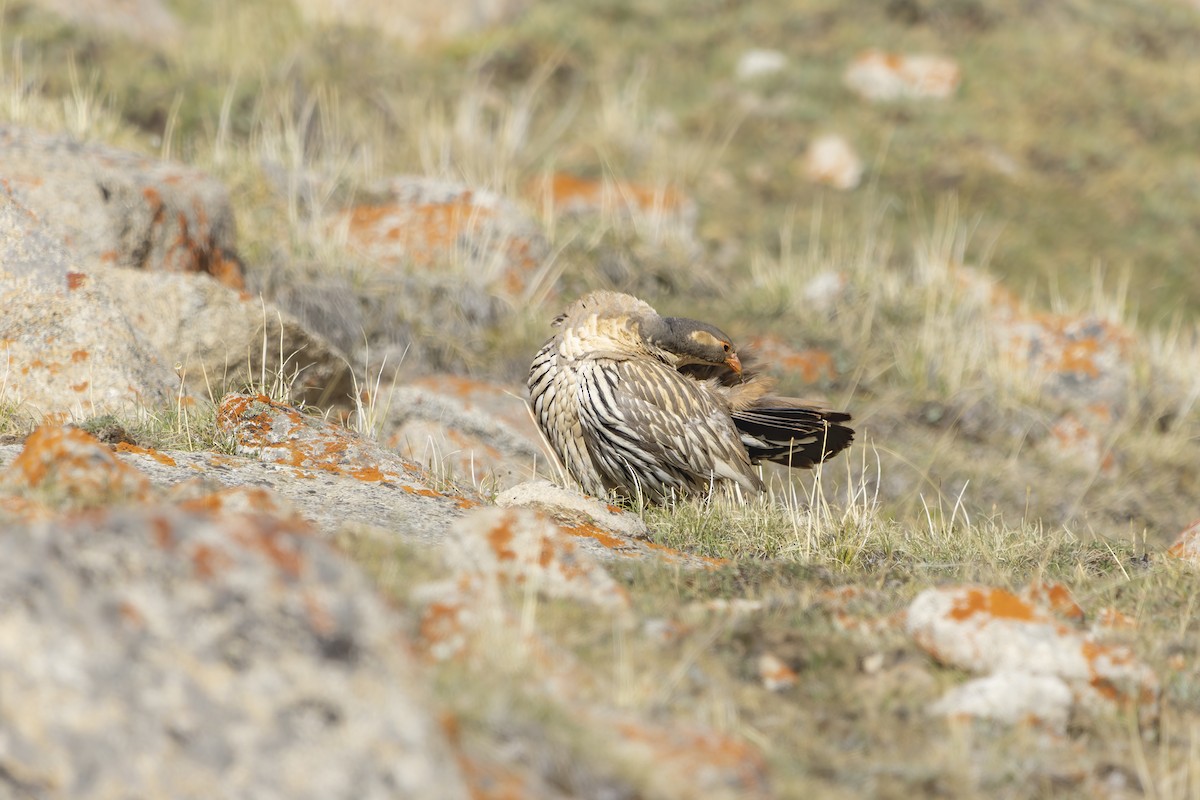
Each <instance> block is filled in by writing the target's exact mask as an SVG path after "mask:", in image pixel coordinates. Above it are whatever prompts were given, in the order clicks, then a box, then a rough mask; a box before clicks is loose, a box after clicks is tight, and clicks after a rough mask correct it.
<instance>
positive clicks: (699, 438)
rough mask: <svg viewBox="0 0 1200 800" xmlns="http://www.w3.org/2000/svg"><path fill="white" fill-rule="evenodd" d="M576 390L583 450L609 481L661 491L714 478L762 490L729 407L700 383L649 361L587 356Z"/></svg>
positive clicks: (705, 385)
mask: <svg viewBox="0 0 1200 800" xmlns="http://www.w3.org/2000/svg"><path fill="white" fill-rule="evenodd" d="M579 391H580V392H581V396H580V415H579V416H580V422H581V423H582V425H583V429H584V438H585V440H586V441H587V442H588V449H589V451H590V452H591V454H592V457H593V460H594V461H595V462H596V464H597V466H598V468H599V469H600V470H601V471H602V472H607V473H608V474H609V475H610V476H611V477H612V479H613V482H614V483H616V484H618V485H620V484H628V483H630V482H636V483H639V484H641V485H643V486H644V487H647V488H651V489H654V490H656V491H666V490H670V489H671V488H692V489H699V488H702V487H704V486H705V485H707V484H708V483H709V482H710V481H712V480H713V478H714V477H715V478H716V479H718V480H720V479H727V480H731V481H735V482H737V483H739V484H741V485H742V486H743V487H744V488H746V489H751V490H758V489H761V488H762V483H761V481H760V480H759V478H758V476H757V475H756V474H755V473H754V471H753V469H752V468H751V465H750V459H749V457H748V456H747V454H746V450H745V448H743V447H742V444H741V440H740V438H739V436H738V432H737V430H736V429H735V428H734V426H733V422H732V421H731V420H730V417H729V409H728V406H727V405H726V404H725V403H724V401H723V400H722V399H721V398H720V397H718V396H717V395H716V394H714V393H713V392H712V391H711V389H710V388H709V387H708V386H707V384H702V383H698V382H696V381H695V380H693V379H691V378H688V377H686V376H684V375H681V374H679V373H678V372H676V371H675V370H674V369H672V368H671V367H669V366H667V365H665V364H662V363H660V362H658V361H654V360H652V359H628V360H621V361H615V360H609V359H594V360H591V361H589V362H587V363H586V364H584V365H583V366H582V368H581V371H580V382H579ZM630 479H633V481H630Z"/></svg>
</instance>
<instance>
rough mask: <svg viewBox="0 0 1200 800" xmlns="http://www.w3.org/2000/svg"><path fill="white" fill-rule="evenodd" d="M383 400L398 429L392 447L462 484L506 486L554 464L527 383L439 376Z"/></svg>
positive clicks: (418, 381) (391, 439) (392, 436)
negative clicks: (533, 416) (550, 462)
mask: <svg viewBox="0 0 1200 800" xmlns="http://www.w3.org/2000/svg"><path fill="white" fill-rule="evenodd" d="M376 404H377V405H378V406H381V407H383V408H386V409H387V411H388V414H389V416H390V418H391V420H392V421H393V422H392V424H393V425H394V426H395V427H394V428H392V429H391V430H390V432H388V433H387V435H386V439H385V441H386V442H387V444H388V446H389V447H392V448H393V449H395V450H396V451H397V452H399V453H400V454H401V455H402V456H404V457H405V458H408V459H411V460H413V461H418V462H420V463H423V464H428V465H429V466H430V468H431V469H433V470H434V471H435V472H446V471H448V472H449V473H450V475H451V476H452V477H454V478H455V479H456V480H459V481H461V482H464V483H467V484H470V485H479V484H483V485H485V486H495V487H498V488H500V489H506V488H509V487H511V486H514V485H516V484H518V483H520V482H522V481H525V480H528V479H529V478H530V477H531V476H532V475H534V474H535V472H536V471H537V470H539V469H541V470H545V469H546V468H547V466H548V462H547V457H546V456H545V455H544V453H543V450H542V446H541V434H539V433H538V430H537V427H536V426H535V425H534V423H533V420H532V419H530V416H529V410H528V406H527V404H526V401H525V387H523V386H522V387H516V386H511V387H510V386H504V385H500V384H496V383H490V382H487V381H481V380H475V379H471V378H463V377H460V376H456V375H431V376H427V377H424V378H418V379H416V380H413V381H410V382H408V383H406V384H405V385H404V386H402V387H398V388H397V389H396V390H395V391H394V392H391V393H389V394H387V395H385V396H381V397H379V398H377V400H376Z"/></svg>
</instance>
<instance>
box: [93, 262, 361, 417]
mask: <svg viewBox="0 0 1200 800" xmlns="http://www.w3.org/2000/svg"><path fill="white" fill-rule="evenodd" d="M87 276H88V280H90V281H92V282H94V283H95V284H96V285H97V286H101V287H103V288H104V289H105V290H106V291H107V292H108V294H109V295H110V296H111V297H114V298H116V299H117V302H118V305H119V306H120V309H121V312H122V313H123V315H124V316H125V318H126V319H127V320H128V321H129V323H130V324H131V325H132V326H133V327H134V328H135V329H137V331H138V332H139V333H141V334H142V336H144V337H145V339H146V341H148V342H149V343H150V344H151V345H152V346H153V347H154V349H155V350H156V351H157V352H158V353H159V354H160V355H161V356H162V358H163V360H164V361H165V362H166V363H167V364H170V365H172V366H175V365H178V372H179V375H180V376H181V377H182V378H183V380H184V381H185V382H186V384H187V386H188V387H189V388H191V389H192V390H193V391H194V392H196V393H197V394H201V395H203V394H207V393H209V392H218V393H219V392H221V391H223V390H224V389H225V388H227V387H228V388H241V387H244V386H247V385H255V384H258V383H261V382H263V378H264V376H266V382H267V384H268V385H269V384H270V383H271V382H272V381H273V380H274V376H276V375H282V376H284V377H283V380H284V382H285V383H289V384H290V389H291V391H290V393H291V396H293V397H295V398H297V399H298V400H304V401H306V402H309V403H313V404H316V405H322V406H328V405H331V404H347V403H348V402H349V401H350V397H351V395H352V393H353V382H352V380H351V378H350V374H351V372H350V368H349V366H348V363H347V360H346V356H345V355H344V354H342V353H341V352H340V351H339V350H338V349H337V348H335V347H334V346H333V345H332V344H330V343H329V342H328V341H326V340H325V339H324V338H323V337H321V336H320V335H319V334H316V333H314V332H312V331H310V330H308V329H307V328H305V327H303V326H302V325H300V323H299V322H297V320H296V319H295V318H293V317H292V315H290V314H288V313H287V312H285V311H282V310H280V309H279V308H276V307H275V306H274V305H272V304H271V303H269V302H267V301H265V300H263V299H262V298H261V297H258V296H253V295H250V294H248V293H246V292H239V291H235V290H233V289H230V288H229V287H227V286H224V285H222V284H220V283H217V282H216V281H213V280H210V279H208V278H207V277H206V276H203V275H186V274H163V273H147V272H143V271H141V270H130V269H108V270H89V271H88V273H87Z"/></svg>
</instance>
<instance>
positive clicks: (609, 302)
mask: <svg viewBox="0 0 1200 800" xmlns="http://www.w3.org/2000/svg"><path fill="white" fill-rule="evenodd" d="M552 326H553V327H554V328H555V329H556V332H555V334H554V335H553V336H552V337H551V338H550V339H549V340H547V341H546V343H545V344H544V345H543V346H542V348H541V349H540V350H539V351H538V353H537V355H536V356H534V359H533V362H532V364H531V365H530V369H529V379H528V388H529V405H530V409H531V411H532V413H533V417H534V419H535V420H536V422H537V424H538V426H539V428H540V429H541V430H542V432H543V433H544V434H545V437H546V440H547V441H548V442H549V444H550V446H551V449H552V450H553V451H554V453H555V454H556V455H557V456H558V459H559V461H560V462H561V464H562V466H563V467H565V469H566V472H567V473H568V474H569V475H570V477H571V478H572V479H574V481H575V482H576V483H578V484H579V485H580V486H581V487H582V488H583V490H584V491H585V492H586V493H588V494H590V495H593V496H597V497H604V496H609V495H617V496H619V497H623V498H635V497H643V498H647V499H649V500H652V501H661V500H665V499H667V498H671V497H680V496H686V495H692V494H702V493H705V492H708V491H711V490H712V489H713V488H718V487H719V488H722V489H729V490H731V491H733V492H744V493H759V492H762V491H763V489H764V485H763V482H762V479H761V477H760V476H759V474H758V471H757V470H756V469H755V465H756V464H758V463H760V462H762V461H772V462H776V463H779V464H783V465H785V466H791V467H796V468H807V467H812V466H814V465H815V464H818V463H821V462H822V461H824V460H826V459H827V458H830V457H832V456H833V455H836V454H837V453H839V452H841V451H842V450H844V449H845V448H846V447H848V446H849V445H850V443H851V441H853V439H854V431H853V430H852V429H851V428H849V427H848V426H846V425H844V424H843V423H845V422H849V421H850V414H848V413H845V412H840V411H829V410H825V409H822V408H818V407H816V406H813V405H810V404H806V403H805V402H803V401H801V400H798V399H795V398H790V397H779V396H777V395H774V394H772V391H771V390H772V388H773V386H774V382H773V381H772V380H771V379H770V378H769V377H767V376H765V375H762V374H758V373H756V372H755V371H753V370H748V369H747V368H746V367H745V366H743V363H742V358H741V356H740V355H739V354H738V351H737V349H736V348H735V347H734V344H733V340H732V339H731V338H730V337H729V336H728V335H726V334H725V333H724V332H723V331H721V330H720V329H719V328H717V327H716V326H714V325H710V324H708V323H706V322H701V321H699V320H694V319H689V318H687V317H664V316H662V315H660V314H659V313H658V312H657V311H655V310H654V308H653V307H652V306H650V305H649V304H648V303H646V302H644V301H642V300H639V299H638V298H636V297H633V296H632V295H628V294H622V293H620V292H614V291H608V290H600V291H594V292H591V293H589V294H586V295H584V296H583V297H581V298H579V299H578V300H576V301H575V302H574V303H572V304H571V305H570V306H569V307H568V308H567V309H566V310H565V311H564V312H563V313H561V314H559V315H558V316H557V317H556V318H555V319H554V321H553V323H552Z"/></svg>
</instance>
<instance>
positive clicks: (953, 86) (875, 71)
mask: <svg viewBox="0 0 1200 800" xmlns="http://www.w3.org/2000/svg"><path fill="white" fill-rule="evenodd" d="M843 80H844V82H845V84H846V86H847V87H849V88H850V89H851V90H852V91H853V92H855V93H856V94H857V95H859V96H860V97H862V98H864V99H866V100H872V101H887V100H899V99H901V98H913V99H944V98H947V97H950V96H951V95H953V94H954V93H955V92H956V91H958V85H959V83H960V81H961V80H962V74H961V71H960V69H959V66H958V63H957V62H956V61H954V60H953V59H950V58H946V57H944V56H935V55H925V54H919V55H899V54H896V53H885V52H882V51H880V50H868V51H867V52H865V53H863V54H862V55H860V56H859V57H858V58H856V59H854V61H853V62H852V63H851V64H850V66H849V67H848V68H847V69H846V73H845V75H844V77H843Z"/></svg>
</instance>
